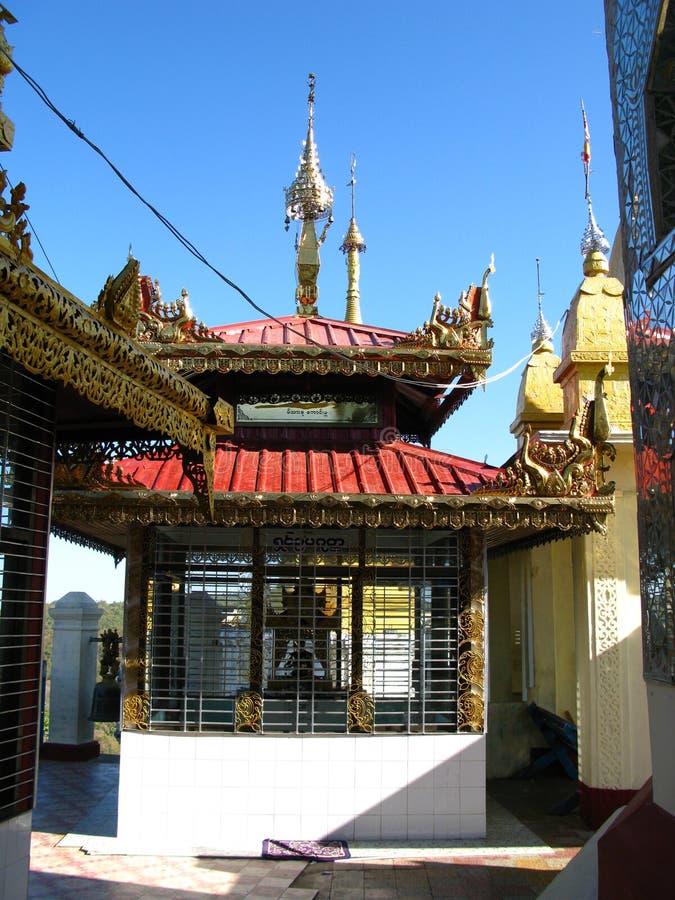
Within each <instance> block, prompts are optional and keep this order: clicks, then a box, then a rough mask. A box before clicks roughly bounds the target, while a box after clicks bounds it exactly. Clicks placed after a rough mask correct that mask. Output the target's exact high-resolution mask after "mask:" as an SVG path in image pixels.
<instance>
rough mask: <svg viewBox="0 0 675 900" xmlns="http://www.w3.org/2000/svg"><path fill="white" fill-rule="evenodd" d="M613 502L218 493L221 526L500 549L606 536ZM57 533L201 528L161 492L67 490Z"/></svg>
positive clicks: (199, 520) (189, 501)
mask: <svg viewBox="0 0 675 900" xmlns="http://www.w3.org/2000/svg"><path fill="white" fill-rule="evenodd" d="M613 511H614V499H613V497H610V496H602V497H578V498H574V497H547V498H541V497H483V496H477V495H472V496H469V497H465V496H464V497H463V496H451V497H437V496H435V497H429V496H423V495H412V496H410V495H373V494H371V495H365V496H364V495H362V494H264V493H227V494H223V493H221V494H216V498H215V508H214V515H213V519H212V522H213V524H216V525H221V526H227V527H233V526H249V527H251V526H253V527H262V526H273V527H282V528H300V527H310V528H318V527H331V528H336V527H337V528H353V527H359V526H366V527H369V528H447V529H452V530H458V529H461V528H477V529H479V530H481V531H484V532H487V534H488V539H489V538H490V535H491V534H492V535H493V536H495V538H497V536H499V537H498V542H499V543H503V542H506V541H507V540H513V539H514V538H515V537H517V536H518V535H519V534H520V535H521V536H522V534H532V533H534V532H542V533H543V532H547V531H551V530H554V531H556V532H564V533H565V534H567V535H570V534H587V533H589V532H592V531H595V532H600V533H604V531H605V519H606V517H607V515H609V514H611V513H612V512H613ZM53 516H54V522H55V525H56V526H57V527H58V528H59V529H60V532H61V533H63V532H67V531H69V530H70V531H72V532H73V534H78V535H80V539H81V535H82V534H83V533H84V534H87V533H89V532H91V533H95V532H96V530H97V529H99V528H102V527H105V526H113V527H114V528H117V529H120V533H121V534H123V533H124V532H125V529H126V527H127V526H128V525H130V524H141V525H146V526H148V525H165V526H177V525H204V524H206V523H207V521H208V520H207V519H206V518H205V516H204V513H203V511H202V510H201V509H200V507H199V505H198V503H197V502H196V500H194V499H193V498H192V497H190V496H186V495H184V494H181V495H177V494H175V493H174V494H170V493H160V492H157V491H130V490H123V491H119V492H117V491H106V492H101V493H96V494H94V493H90V492H84V491H67V492H62V493H57V494H56V495H55V497H54V506H53Z"/></svg>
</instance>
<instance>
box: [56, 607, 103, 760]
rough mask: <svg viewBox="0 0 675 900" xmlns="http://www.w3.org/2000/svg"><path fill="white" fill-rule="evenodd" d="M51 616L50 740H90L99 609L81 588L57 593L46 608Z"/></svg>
mask: <svg viewBox="0 0 675 900" xmlns="http://www.w3.org/2000/svg"><path fill="white" fill-rule="evenodd" d="M49 614H50V616H51V617H52V619H53V620H54V644H53V648H52V673H51V691H50V699H49V735H48V740H49V741H50V742H51V743H58V744H83V743H86V742H87V741H91V740H93V737H94V723H93V722H90V721H89V719H88V717H89V712H90V710H91V698H92V695H93V691H94V685H95V684H96V676H97V671H96V660H97V652H98V644H96V643H95V642H94V641H91V640H90V638H95V637H98V623H99V619H100V618H101V616H102V615H103V611H102V610H100V609H99V608H98V606H97V605H96V603H95V601H94V600H93V599H92V598H91V597H90V596H89V594H85V593H83V592H82V591H71V592H70V593H68V594H65V595H64V596H63V597H61V599H60V600H58V601H57V602H56V604H55V605H54V607H52V609H50V611H49Z"/></svg>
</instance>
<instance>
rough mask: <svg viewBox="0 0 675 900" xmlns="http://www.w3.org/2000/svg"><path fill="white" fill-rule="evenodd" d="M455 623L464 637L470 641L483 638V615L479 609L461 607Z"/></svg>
mask: <svg viewBox="0 0 675 900" xmlns="http://www.w3.org/2000/svg"><path fill="white" fill-rule="evenodd" d="M457 624H458V625H459V629H460V632H461V634H462V635H463V636H464V639H468V640H471V641H477V640H483V635H484V634H485V617H484V616H483V612H482V610H480V609H470V608H469V609H463V610H462V612H461V613H460V614H459V617H458V620H457Z"/></svg>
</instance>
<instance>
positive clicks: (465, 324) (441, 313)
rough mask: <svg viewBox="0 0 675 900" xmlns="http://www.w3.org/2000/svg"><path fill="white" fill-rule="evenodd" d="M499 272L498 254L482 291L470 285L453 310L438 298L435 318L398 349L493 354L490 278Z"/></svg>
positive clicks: (432, 312)
mask: <svg viewBox="0 0 675 900" xmlns="http://www.w3.org/2000/svg"><path fill="white" fill-rule="evenodd" d="M495 271H496V269H495V258H494V253H493V254H492V255H491V257H490V264H489V265H488V267H487V269H486V270H485V272H484V274H483V281H482V284H481V286H480V288H478V287H476V285H475V284H471V285H469V289H468V291H462V292H461V294H460V295H459V299H458V301H457V306H456V307H455V308H454V309H453V308H451V307H449V306H444V305H443V304H442V303H441V295H440V294H436V295H435V296H434V302H433V306H432V308H431V315H430V316H429V318H428V320H427V321H426V322H425V323H424V325H422V326H420V327H418V328H416V329H415V330H414V331H411V332H409V333H408V334H406V335H405V336H404V337H402V338H400V339H399V340H397V341H396V346H398V347H406V346H407V347H420V348H421V347H437V348H439V349H443V350H456V349H460V348H461V349H463V350H465V349H475V350H490V349H491V348H492V339H488V337H487V329H488V328H490V327H492V318H491V312H492V309H491V303H490V297H489V294H488V278H489V276H490V275H492V274H493V273H494V272H495Z"/></svg>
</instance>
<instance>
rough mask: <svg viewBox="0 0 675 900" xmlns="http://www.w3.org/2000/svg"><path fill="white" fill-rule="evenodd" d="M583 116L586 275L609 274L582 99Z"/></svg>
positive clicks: (582, 253)
mask: <svg viewBox="0 0 675 900" xmlns="http://www.w3.org/2000/svg"><path fill="white" fill-rule="evenodd" d="M581 116H582V120H583V124H584V148H583V150H582V151H581V160H582V162H583V164H584V177H585V180H586V193H585V197H586V203H587V205H588V224H587V225H586V229H585V230H584V234H583V237H582V238H581V255H582V256H583V258H584V275H608V274H609V263H608V261H607V253H608V252H609V241H608V240H607V238H606V237H605V235H604V234H603V231H602V229H601V228H600V226H599V225H598V223H597V222H596V221H595V216H594V215H593V204H592V202H591V189H590V177H591V135H590V132H589V130H588V119H587V118H586V109H585V107H584V101H583V100H582V101H581Z"/></svg>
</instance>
